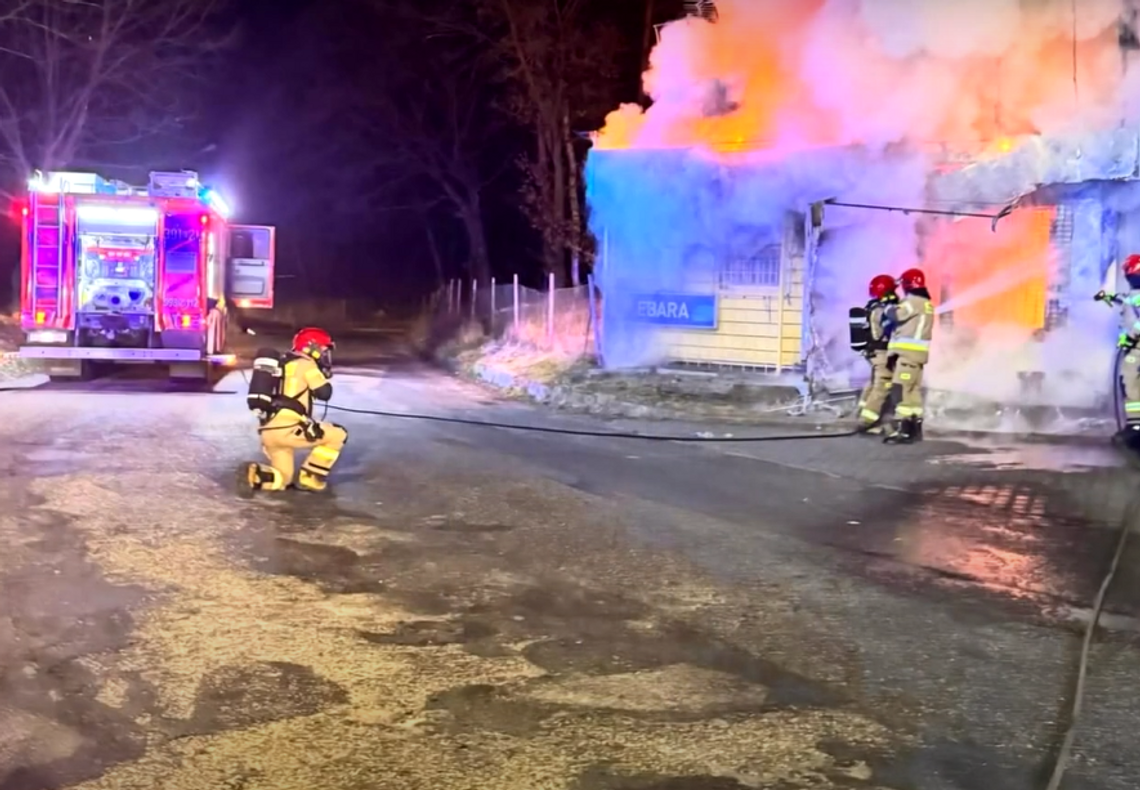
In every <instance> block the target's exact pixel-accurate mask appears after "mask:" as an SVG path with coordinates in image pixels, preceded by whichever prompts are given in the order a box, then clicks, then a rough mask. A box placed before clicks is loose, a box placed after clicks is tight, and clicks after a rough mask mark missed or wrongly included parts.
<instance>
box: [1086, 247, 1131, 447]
mask: <svg viewBox="0 0 1140 790" xmlns="http://www.w3.org/2000/svg"><path fill="white" fill-rule="evenodd" d="M1121 268H1122V270H1123V273H1124V279H1125V280H1126V281H1127V282H1128V293H1126V294H1109V293H1105V292H1104V291H1101V292H1099V293H1098V294H1097V295H1096V299H1097V301H1101V302H1104V303H1105V304H1107V305H1109V306H1116V305H1119V306H1120V307H1121V313H1122V315H1121V326H1120V336H1119V337H1118V338H1117V341H1116V347H1117V349H1118V353H1120V354H1123V355H1124V359H1122V360H1121V363H1120V379H1121V383H1122V384H1123V385H1124V433H1125V435H1126V436H1127V438H1128V439H1129V442H1130V443H1133V442H1140V353H1137V350H1136V348H1137V345H1140V255H1129V256H1128V257H1127V258H1125V259H1124V265H1123V266H1122V267H1121Z"/></svg>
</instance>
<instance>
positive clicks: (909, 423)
mask: <svg viewBox="0 0 1140 790" xmlns="http://www.w3.org/2000/svg"><path fill="white" fill-rule="evenodd" d="M914 422H915V420H914V418H913V417H907V418H906V419H905V420H901V421H898V422H896V423H894V424H892V425H891V430H890V431H889V432H888V433H887V435H886V436H884V437H883V444H912V443H913V442H914V441H915V427H914Z"/></svg>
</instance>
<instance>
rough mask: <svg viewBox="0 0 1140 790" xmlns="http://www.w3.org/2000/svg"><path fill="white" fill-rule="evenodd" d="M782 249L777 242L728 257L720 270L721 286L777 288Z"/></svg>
mask: <svg viewBox="0 0 1140 790" xmlns="http://www.w3.org/2000/svg"><path fill="white" fill-rule="evenodd" d="M782 252H783V251H782V249H781V245H779V244H769V245H768V246H766V247H761V248H760V249H759V250H756V251H755V252H754V253H752V254H751V255H738V256H733V257H732V258H730V259H729V260H728V261H727V262H726V263H725V265H724V266H723V267H722V268H721V271H720V287H721V288H778V287H779V286H780V265H781V262H782V258H783V255H782Z"/></svg>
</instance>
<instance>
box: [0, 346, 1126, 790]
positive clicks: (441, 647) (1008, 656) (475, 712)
mask: <svg viewBox="0 0 1140 790" xmlns="http://www.w3.org/2000/svg"><path fill="white" fill-rule="evenodd" d="M366 350H367V349H365V348H363V347H362V348H361V349H360V352H361V353H360V354H358V355H356V356H353V353H352V349H351V346H350V347H349V353H348V354H346V355H342V356H341V358H340V360H339V361H340V362H341V365H342V366H343V367H342V368H341V370H340V371H339V373H338V376H337V378H336V379H335V381H334V384H335V386H336V389H337V397H336V401H335V402H336V403H339V404H341V405H345V406H350V407H355V408H363V409H382V410H389V411H392V412H397V413H411V412H427V413H432V414H441V415H444V414H446V415H452V416H459V417H465V418H470V419H483V420H501V421H506V422H513V423H532V424H541V425H544V426H548V427H563V428H574V429H591V428H593V429H600V430H610V429H615V428H623V429H624V428H628V427H631V426H630V425H626V424H620V425H619V424H603V423H597V422H593V421H591V420H589V419H587V418H580V417H570V416H565V415H556V414H549V413H545V412H542V411H539V410H537V409H534V408H531V407H528V406H525V405H521V404H516V403H510V402H503V401H500V400H497V399H495V398H494V397H492V396H490V395H488V394H487V393H486V392H484V391H482V390H480V389H477V388H475V387H473V386H471V385H467V384H464V383H461V382H458V381H456V380H454V379H450V378H447V377H445V376H443V375H441V374H439V373H438V372H435V371H433V370H430V369H428V368H426V367H424V366H422V365H419V364H417V363H415V362H414V361H412V360H411V359H409V358H408V357H406V356H401V355H399V354H398V353H395V352H391V353H389V354H382V353H381V354H379V355H377V354H376V353H373V352H372V351H368V353H364V352H365V351H366ZM29 383H31V384H34V383H35V382H29ZM242 385H243V382H242V380H241V378H240V376H238V375H233V376H231V377H229V378H228V379H227V380H226V381H223V382H222V383H221V384H220V385H219V386H218V387H217V388H216V390H217V392H216V393H214V394H207V393H201V392H185V391H179V390H178V389H176V388H172V387H168V386H165V385H163V384H161V383H159V382H156V381H153V380H146V379H137V380H135V379H129V380H123V379H109V380H105V381H98V382H93V383H91V384H85V385H67V386H63V387H59V386H49V387H43V388H36V389H35V390H34V392H23V393H0V399H3V400H2V401H0V402H3V403H4V405H5V407H6V414H7V419H6V420H4V421H2V422H0V435H3V438H4V441H5V447H6V449H7V453H6V455H5V456H3V457H0V474H2V475H3V476H4V477H5V479H6V483H5V485H4V486H2V487H0V790H17V789H19V790H24V789H25V788H28V789H31V788H37V789H38V788H52V787H72V786H74V787H83V788H90V789H91V790H96V789H98V790H103V789H104V788H106V789H109V788H115V789H116V790H133V789H134V788H138V789H140V790H141V789H142V788H170V789H171V790H181V789H182V788H203V790H205V789H206V788H210V789H211V790H213V789H214V788H250V789H255V788H285V789H288V788H302V787H304V788H310V787H329V788H338V789H339V788H345V789H346V790H353V789H354V788H361V789H362V790H363V789H364V788H392V789H393V790H395V789H396V788H399V789H400V790H404V789H405V788H408V789H411V788H425V790H426V789H427V788H432V789H433V790H435V789H436V788H439V789H440V790H452V788H471V789H472V790H474V788H496V790H498V789H499V788H502V789H503V790H510V788H519V790H529V789H530V788H566V790H739V789H740V788H772V789H777V790H807V789H808V788H812V789H815V788H841V787H842V788H851V787H854V788H868V789H870V788H874V789H876V790H912V789H914V790H917V789H918V788H922V790H927V789H928V788H929V789H931V790H943V789H944V788H945V789H946V790H951V789H953V790H965V789H966V788H986V790H1022V789H1024V790H1035V788H1043V787H1044V786H1045V779H1046V777H1047V774H1046V770H1047V768H1048V765H1049V756H1050V754H1051V751H1052V748H1053V747H1054V745H1055V743H1056V742H1057V740H1058V738H1059V733H1060V731H1061V730H1062V728H1063V726H1064V725H1065V723H1066V721H1067V720H1066V714H1065V705H1066V703H1067V700H1068V699H1069V693H1070V687H1071V683H1072V678H1073V668H1074V666H1075V657H1076V651H1077V649H1078V647H1079V628H1080V626H1081V624H1082V623H1083V621H1084V618H1085V617H1087V608H1088V606H1089V604H1090V602H1091V600H1092V597H1093V595H1094V593H1095V590H1096V587H1097V586H1098V585H1099V583H1100V578H1101V574H1102V573H1103V571H1104V570H1105V569H1106V567H1107V562H1108V559H1109V557H1110V555H1111V552H1112V548H1113V546H1114V544H1115V541H1116V538H1117V535H1118V533H1117V531H1116V530H1117V529H1118V528H1119V523H1120V520H1121V518H1122V517H1123V514H1124V512H1125V510H1126V508H1127V506H1128V504H1129V501H1130V499H1131V497H1132V496H1133V492H1134V491H1135V489H1136V487H1137V486H1136V482H1137V480H1140V472H1135V471H1133V470H1132V469H1131V468H1129V467H1127V466H1125V465H1123V464H1122V463H1121V462H1120V460H1119V458H1117V456H1116V455H1114V454H1113V452H1112V451H1111V450H1109V449H1099V448H1095V447H1061V448H1058V447H1052V446H1048V445H1018V444H1004V445H987V444H984V443H981V442H978V441H971V442H969V443H965V442H962V443H959V442H952V441H944V440H939V441H928V442H926V443H924V444H922V445H919V446H914V447H901V448H892V447H884V446H883V445H881V444H879V443H877V442H875V441H874V440H870V439H862V438H850V437H849V438H839V439H813V440H810V441H803V442H774V443H768V444H762V443H757V444H741V443H733V444H724V443H708V444H698V445H686V444H678V443H674V442H648V441H629V440H616V439H606V438H587V437H579V436H562V435H557V434H540V433H522V432H519V431H509V430H501V429H486V428H479V427H472V426H464V425H450V424H445V423H438V422H419V421H414V420H405V419H392V418H378V417H366V416H363V415H355V414H346V413H330V419H333V420H335V421H336V422H339V423H342V424H344V425H346V426H347V427H348V429H349V432H350V440H349V444H348V447H347V449H346V452H345V454H344V456H343V461H342V463H341V465H340V466H339V467H338V468H337V477H336V482H335V490H334V491H333V492H332V494H331V495H328V496H313V495H309V496H306V495H301V494H288V495H284V496H281V497H279V498H276V499H269V498H257V499H254V500H252V501H241V500H239V499H237V498H236V497H235V496H234V495H233V491H232V488H231V481H232V478H233V473H234V470H235V469H236V467H237V466H238V464H239V463H240V462H241V461H242V460H246V459H252V458H255V457H256V449H257V448H256V440H255V438H254V436H253V433H252V427H251V423H252V419H251V417H250V416H249V414H248V412H246V410H245V407H244V403H243V399H242V394H241V393H240V389H241V387H242ZM669 428H670V426H668V425H666V424H659V425H652V426H640V429H641V430H652V431H653V432H655V433H659V432H665V431H667V430H669ZM677 430H680V431H683V432H687V433H689V435H691V434H692V431H685V429H684V428H682V427H680V426H678V427H677ZM734 430H735V431H736V432H737V433H739V432H740V428H739V427H738V426H737V427H736V428H735V429H734ZM765 430H768V431H771V432H773V433H779V432H780V431H781V430H783V429H781V428H779V427H770V428H766V429H765ZM1138 566H1140V540H1137V541H1135V543H1134V545H1133V546H1132V548H1131V549H1130V550H1129V552H1128V554H1127V556H1126V557H1125V560H1124V563H1123V566H1122V569H1121V572H1120V575H1119V576H1118V580H1117V583H1116V584H1115V585H1114V588H1113V591H1112V593H1111V595H1110V600H1109V606H1108V608H1109V610H1110V612H1111V616H1110V617H1109V619H1108V622H1107V625H1108V626H1109V630H1108V631H1107V632H1106V634H1105V637H1104V639H1102V640H1101V641H1100V642H1099V643H1098V645H1097V646H1096V648H1095V649H1094V653H1093V657H1092V662H1091V667H1090V673H1091V674H1090V686H1089V690H1088V698H1087V699H1086V714H1085V719H1084V721H1082V723H1081V729H1080V734H1079V737H1078V742H1077V757H1076V760H1075V762H1074V765H1073V768H1072V773H1071V775H1070V777H1069V779H1068V782H1067V784H1066V787H1068V788H1073V789H1078V790H1079V789H1085V790H1092V789H1093V788H1097V789H1099V788H1104V789H1105V790H1114V789H1115V788H1121V790H1123V789H1124V788H1134V787H1136V786H1137V785H1138V784H1140V754H1138V753H1136V751H1135V750H1134V749H1133V748H1132V746H1133V742H1134V740H1135V738H1134V732H1135V731H1136V729H1137V727H1138V726H1140V662H1138V661H1137V648H1138V646H1140V639H1138V638H1137V634H1136V631H1137V630H1138V629H1137V625H1136V624H1137V622H1138V621H1137V619H1136V618H1138V617H1140V570H1138Z"/></svg>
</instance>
